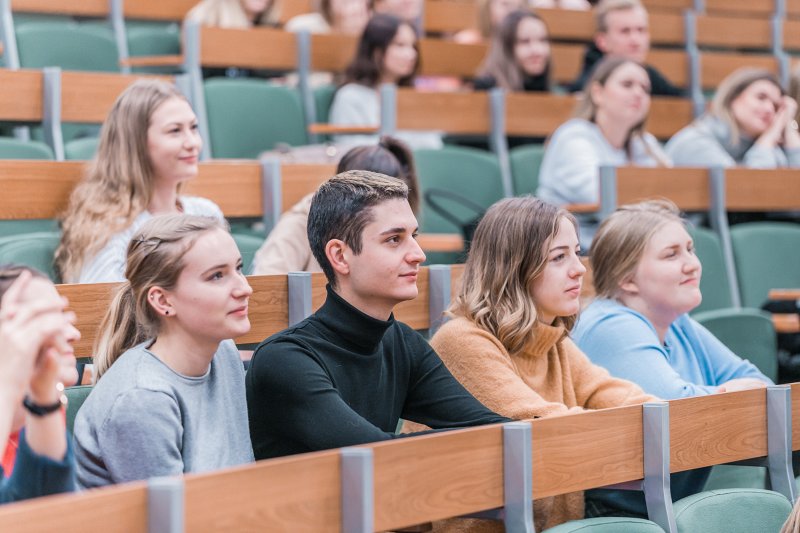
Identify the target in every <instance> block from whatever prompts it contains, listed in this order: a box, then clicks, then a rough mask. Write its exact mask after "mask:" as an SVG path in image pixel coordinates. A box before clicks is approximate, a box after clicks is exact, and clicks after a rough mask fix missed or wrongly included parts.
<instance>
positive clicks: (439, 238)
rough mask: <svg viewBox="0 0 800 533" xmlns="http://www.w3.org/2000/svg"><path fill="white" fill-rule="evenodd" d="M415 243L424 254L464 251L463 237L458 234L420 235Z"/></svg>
mask: <svg viewBox="0 0 800 533" xmlns="http://www.w3.org/2000/svg"><path fill="white" fill-rule="evenodd" d="M417 242H418V243H419V246H420V248H422V249H423V250H424V251H426V252H463V251H464V237H462V236H461V235H460V234H458V233H420V234H419V235H417Z"/></svg>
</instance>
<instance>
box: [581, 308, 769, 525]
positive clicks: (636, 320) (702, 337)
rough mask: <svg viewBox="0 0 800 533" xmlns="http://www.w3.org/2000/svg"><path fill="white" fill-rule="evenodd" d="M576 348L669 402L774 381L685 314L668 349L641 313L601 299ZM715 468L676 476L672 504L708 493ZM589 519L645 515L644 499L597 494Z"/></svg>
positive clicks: (589, 312) (586, 314) (591, 496)
mask: <svg viewBox="0 0 800 533" xmlns="http://www.w3.org/2000/svg"><path fill="white" fill-rule="evenodd" d="M572 338H573V339H574V341H575V344H577V345H578V347H580V349H581V350H583V352H584V353H585V354H586V355H587V356H588V357H589V359H591V360H592V362H593V363H595V364H596V365H600V366H603V367H605V368H606V369H608V371H609V372H610V373H611V375H612V376H615V377H618V378H624V379H627V380H629V381H633V382H634V383H637V384H638V385H639V386H641V387H642V389H644V391H645V392H649V393H650V394H654V395H656V396H659V397H661V398H664V399H665V400H671V399H675V398H686V397H688V396H699V395H704V394H711V393H714V392H716V390H717V387H718V386H719V385H721V384H722V383H724V382H726V381H728V380H730V379H734V378H757V379H761V380H763V381H764V382H766V383H769V384H772V381H770V380H769V378H767V377H766V376H764V375H763V374H762V373H761V372H759V370H758V368H756V367H755V365H753V364H751V363H750V362H748V361H746V360H744V359H741V358H740V357H739V356H737V355H736V354H734V353H733V352H731V351H730V350H729V349H728V348H727V347H726V346H725V345H724V344H722V343H721V342H720V341H719V340H718V339H717V338H716V337H714V335H712V334H711V332H709V331H708V330H707V329H706V328H704V327H703V326H701V325H700V324H698V323H697V321H695V320H693V319H692V318H690V317H689V316H688V315H682V316H680V317H678V319H677V320H676V321H675V322H673V323H672V325H671V326H670V328H669V331H667V335H666V337H665V339H664V344H661V342H660V341H659V339H658V334H657V333H656V330H655V328H654V327H653V325H652V324H651V323H650V321H649V320H647V318H645V317H644V316H643V315H642V314H641V313H638V312H636V311H634V310H633V309H631V308H629V307H626V306H624V305H622V304H621V303H619V302H617V301H615V300H608V299H597V300H595V301H594V302H592V303H591V305H589V307H587V308H586V310H584V311H583V312H582V313H581V315H580V318H579V319H578V323H577V324H576V326H575V329H574V330H573V332H572ZM709 472H710V469H708V468H700V469H696V470H689V471H687V472H680V473H678V474H672V476H671V492H672V499H673V501H677V500H679V499H681V498H684V497H686V496H689V495H691V494H694V493H695V492H698V491H700V490H702V489H703V486H704V485H705V482H706V479H707V478H708V474H709ZM586 498H587V502H586V509H587V516H594V514H592V511H593V510H594V509H599V510H601V511H603V512H609V511H611V512H612V513H613V514H616V513H618V512H619V511H623V512H624V513H630V514H634V515H638V516H642V517H644V516H646V515H647V509H646V506H645V501H644V495H643V493H641V492H637V491H624V490H603V489H596V490H591V491H588V492H587V494H586Z"/></svg>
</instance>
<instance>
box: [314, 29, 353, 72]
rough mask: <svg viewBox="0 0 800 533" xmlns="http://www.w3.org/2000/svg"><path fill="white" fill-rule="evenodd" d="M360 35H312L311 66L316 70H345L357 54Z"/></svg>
mask: <svg viewBox="0 0 800 533" xmlns="http://www.w3.org/2000/svg"><path fill="white" fill-rule="evenodd" d="M357 46H358V37H356V36H352V35H340V34H313V35H312V36H311V68H312V69H313V70H315V71H319V70H323V71H327V72H344V70H345V69H346V68H347V65H349V64H350V61H352V60H353V57H355V55H356V47H357Z"/></svg>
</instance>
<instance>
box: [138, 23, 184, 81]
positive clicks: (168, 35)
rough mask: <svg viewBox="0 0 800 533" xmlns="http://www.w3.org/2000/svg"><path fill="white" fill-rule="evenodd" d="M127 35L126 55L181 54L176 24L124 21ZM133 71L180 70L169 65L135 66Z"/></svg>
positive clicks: (158, 71)
mask: <svg viewBox="0 0 800 533" xmlns="http://www.w3.org/2000/svg"><path fill="white" fill-rule="evenodd" d="M125 26H126V29H127V36H128V55H129V56H130V57H136V56H179V55H181V32H180V26H178V25H177V24H172V23H171V24H163V23H132V22H126V23H125ZM132 70H133V71H134V72H153V73H159V74H174V73H178V72H180V71H181V67H180V66H178V65H175V66H170V67H135V68H133V69H132Z"/></svg>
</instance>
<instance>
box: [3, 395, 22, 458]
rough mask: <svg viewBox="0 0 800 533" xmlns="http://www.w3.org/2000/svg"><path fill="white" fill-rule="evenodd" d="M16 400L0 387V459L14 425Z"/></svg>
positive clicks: (16, 407) (14, 396)
mask: <svg viewBox="0 0 800 533" xmlns="http://www.w3.org/2000/svg"><path fill="white" fill-rule="evenodd" d="M17 400H18V398H17V397H16V395H15V394H12V393H10V392H9V390H8V389H6V388H2V387H0V457H2V456H3V455H5V452H6V444H7V443H8V437H9V436H10V435H11V431H12V425H13V423H14V413H16V411H17V409H18V408H19V407H20V406H19V405H18V403H17Z"/></svg>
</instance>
